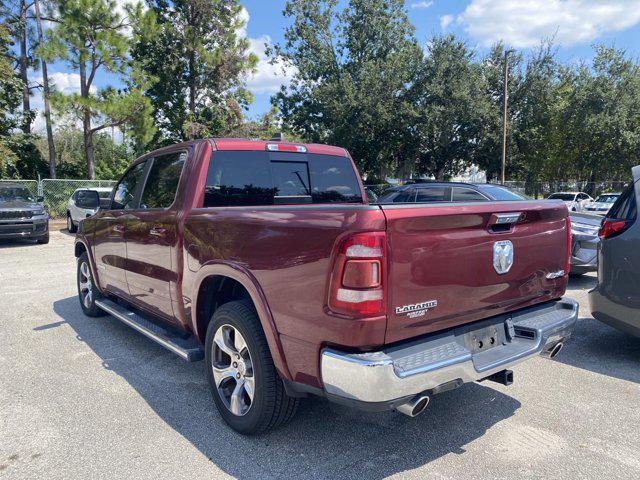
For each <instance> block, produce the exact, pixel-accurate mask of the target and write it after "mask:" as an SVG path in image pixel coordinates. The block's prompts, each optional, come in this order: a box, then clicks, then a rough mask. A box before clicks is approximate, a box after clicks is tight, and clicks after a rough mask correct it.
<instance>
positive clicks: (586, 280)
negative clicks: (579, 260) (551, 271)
mask: <svg viewBox="0 0 640 480" xmlns="http://www.w3.org/2000/svg"><path fill="white" fill-rule="evenodd" d="M596 283H598V278H597V277H595V276H593V275H571V276H570V277H569V283H568V285H567V291H574V290H591V289H592V288H593V287H595V286H596Z"/></svg>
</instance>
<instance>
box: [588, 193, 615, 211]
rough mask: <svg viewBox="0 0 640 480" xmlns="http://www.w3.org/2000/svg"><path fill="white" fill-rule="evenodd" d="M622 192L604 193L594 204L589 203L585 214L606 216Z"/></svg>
mask: <svg viewBox="0 0 640 480" xmlns="http://www.w3.org/2000/svg"><path fill="white" fill-rule="evenodd" d="M619 196H620V192H616V193H603V194H602V195H599V196H598V198H596V199H595V200H594V201H593V202H592V203H589V204H588V205H587V206H586V207H585V208H584V210H585V212H588V213H595V214H598V215H606V214H607V212H608V211H609V209H610V208H611V207H612V206H613V204H614V203H615V202H616V200H617V199H618V197H619Z"/></svg>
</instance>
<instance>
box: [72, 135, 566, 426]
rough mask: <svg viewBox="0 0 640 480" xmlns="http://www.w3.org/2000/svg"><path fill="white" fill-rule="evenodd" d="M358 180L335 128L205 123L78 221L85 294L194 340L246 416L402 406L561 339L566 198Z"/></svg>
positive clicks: (227, 406) (502, 372) (155, 330)
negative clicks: (272, 136) (442, 196)
mask: <svg viewBox="0 0 640 480" xmlns="http://www.w3.org/2000/svg"><path fill="white" fill-rule="evenodd" d="M445 188H451V189H453V190H455V189H456V188H459V189H460V191H459V192H457V191H456V192H455V193H454V195H455V194H460V196H463V197H464V196H469V197H471V198H477V197H476V196H475V195H474V194H475V193H476V190H475V189H473V188H468V187H467V186H457V185H454V186H453V187H452V186H450V185H447V186H446V187H445ZM499 194H500V195H502V194H504V195H506V193H504V192H502V191H499ZM365 195H366V193H365V191H364V188H363V187H362V182H361V180H360V177H359V175H358V172H357V171H356V169H355V166H354V164H353V162H352V160H351V158H350V157H349V154H348V153H347V152H346V151H345V150H344V149H343V148H339V147H332V146H327V145H313V144H311V145H305V144H299V143H285V142H275V141H270V142H263V141H257V140H242V139H215V140H213V139H211V140H198V141H191V142H187V143H182V144H179V145H173V146H170V147H166V148H164V149H162V150H158V151H155V152H151V153H149V154H147V155H145V156H143V157H141V158H140V159H138V160H137V161H136V162H134V164H133V165H132V166H131V167H130V168H129V169H128V170H127V171H126V172H125V173H124V175H123V177H122V178H121V179H120V180H119V182H118V184H117V185H116V187H115V190H114V194H113V198H112V201H111V206H110V208H109V209H108V210H107V209H100V211H98V213H97V214H96V215H93V216H92V217H89V218H87V219H85V220H84V221H82V222H81V223H80V226H79V229H78V234H77V235H76V243H75V255H76V257H77V258H78V262H77V288H78V297H79V302H80V306H81V308H82V310H83V312H84V313H85V314H86V315H89V316H97V315H99V314H101V313H104V312H108V313H109V314H111V315H113V316H115V317H116V318H118V319H120V320H121V321H122V322H124V323H126V324H127V325H129V326H131V327H133V328H134V329H136V330H137V331H139V332H141V333H142V334H144V335H146V336H148V337H149V338H151V339H153V340H154V341H156V342H158V343H159V344H160V345H162V346H163V347H165V348H167V349H168V350H170V351H172V352H173V353H176V354H178V355H179V356H181V357H182V358H184V359H185V360H188V361H196V360H202V359H204V360H205V368H204V370H205V371H206V372H207V377H208V380H209V384H210V387H211V392H212V395H213V401H214V402H215V404H216V406H217V408H218V410H219V412H220V415H221V416H222V418H223V419H224V420H225V421H226V422H227V423H228V424H229V425H230V426H231V427H232V428H234V429H236V430H237V431H239V432H242V433H245V434H250V433H258V432H262V431H265V430H269V429H272V428H274V427H276V426H278V425H280V424H282V423H284V422H286V421H288V420H289V419H290V418H291V417H292V415H293V414H294V412H295V410H296V406H297V404H298V401H299V400H298V399H299V398H300V397H304V396H307V395H309V394H315V395H321V396H325V397H327V398H329V399H330V400H333V401H336V402H340V403H343V404H346V405H350V406H353V407H359V408H363V409H366V410H370V411H382V410H389V409H397V410H398V411H400V412H402V413H404V414H406V415H409V416H412V417H413V416H416V415H418V414H419V413H421V412H422V411H423V410H424V409H425V408H426V407H427V405H428V403H429V399H430V397H431V396H432V395H436V394H438V393H440V392H444V391H447V390H450V389H453V388H456V387H458V386H460V385H462V384H463V383H465V382H473V381H477V380H493V381H496V382H499V383H501V384H504V385H508V384H510V383H511V382H512V381H513V372H512V371H511V370H509V368H510V367H511V366H512V365H514V364H516V363H519V362H521V361H523V360H525V359H527V358H530V357H533V356H537V355H538V354H542V355H545V356H547V357H553V356H555V355H556V354H557V353H558V352H559V351H560V349H561V348H562V345H563V343H564V342H565V340H566V339H567V338H568V337H569V336H570V335H571V332H572V330H573V328H574V326H575V322H576V319H577V314H578V305H577V303H576V302H575V301H573V300H571V299H569V298H566V297H563V295H564V293H565V289H566V285H567V277H568V275H567V272H568V269H569V266H568V263H569V254H570V247H571V243H570V237H571V235H570V232H569V221H568V214H567V209H566V207H565V206H564V204H562V203H561V202H547V201H522V200H521V199H520V198H517V199H516V198H513V197H512V199H513V200H514V201H510V202H493V201H488V200H487V199H486V198H484V195H483V201H477V202H474V203H468V204H466V205H464V206H462V205H458V204H455V203H452V202H448V203H442V204H441V205H438V208H431V205H421V204H411V205H408V204H404V205H398V204H367V200H366V197H365ZM539 372H540V370H539V369H538V372H537V373H536V374H539ZM546 384H548V385H549V388H550V389H551V390H550V392H552V391H554V390H553V379H552V378H550V379H547V381H546ZM177 387H179V385H176V388H177ZM468 393H469V394H473V390H469V391H468ZM461 421H464V420H461Z"/></svg>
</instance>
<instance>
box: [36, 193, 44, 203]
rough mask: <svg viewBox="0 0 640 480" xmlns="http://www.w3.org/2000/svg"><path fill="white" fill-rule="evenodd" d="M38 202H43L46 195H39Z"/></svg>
mask: <svg viewBox="0 0 640 480" xmlns="http://www.w3.org/2000/svg"><path fill="white" fill-rule="evenodd" d="M36 202H38V203H42V202H44V197H43V196H42V195H38V196H37V197H36Z"/></svg>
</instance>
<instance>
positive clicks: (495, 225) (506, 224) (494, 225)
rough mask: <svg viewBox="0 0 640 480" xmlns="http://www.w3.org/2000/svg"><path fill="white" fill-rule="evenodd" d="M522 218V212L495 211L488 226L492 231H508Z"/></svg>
mask: <svg viewBox="0 0 640 480" xmlns="http://www.w3.org/2000/svg"><path fill="white" fill-rule="evenodd" d="M521 218H522V212H509V213H494V214H492V215H491V218H489V224H488V225H487V227H488V228H489V231H490V232H494V233H500V232H508V231H510V230H511V227H512V226H513V225H514V224H516V223H518V222H519V221H520V219H521Z"/></svg>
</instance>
